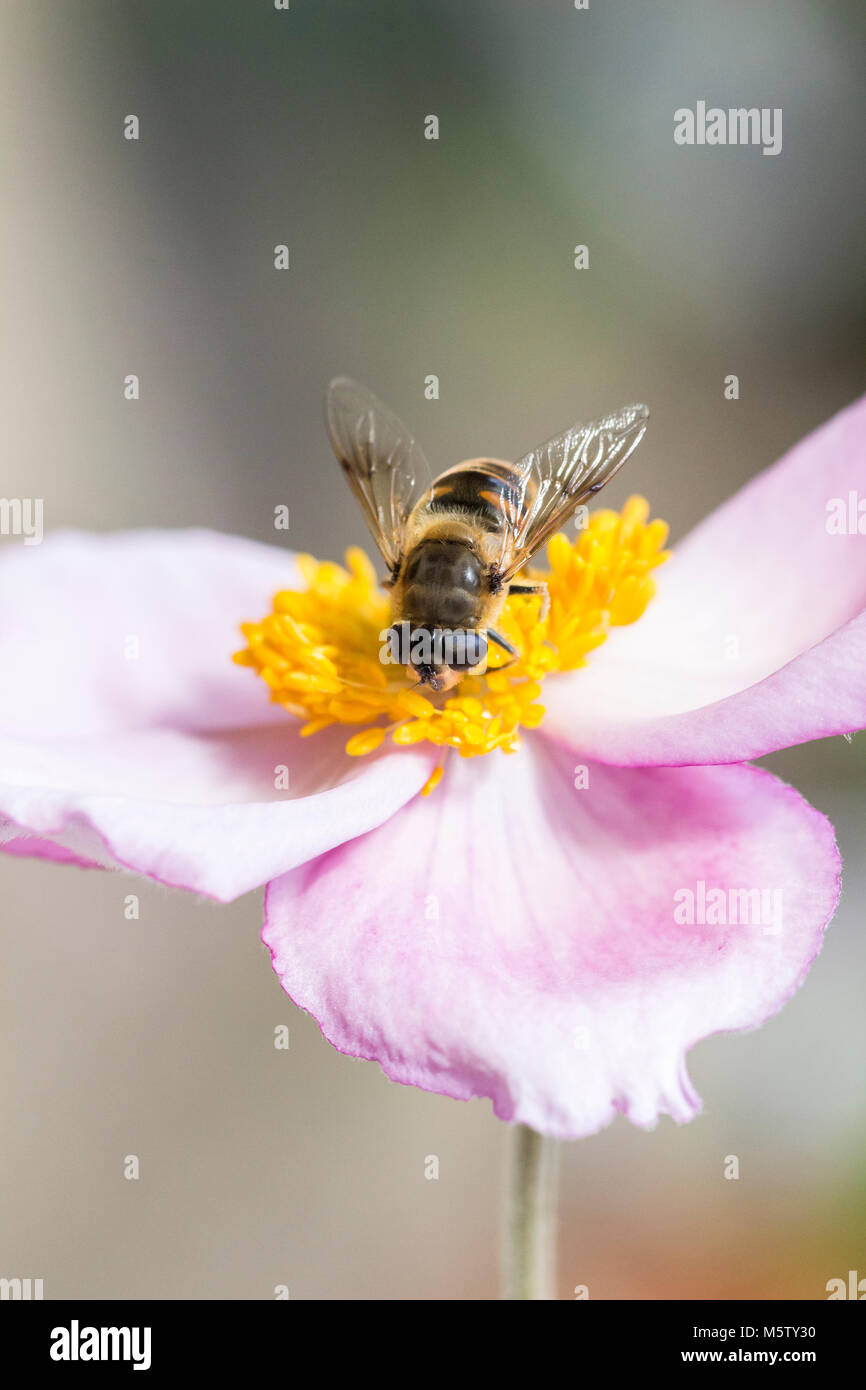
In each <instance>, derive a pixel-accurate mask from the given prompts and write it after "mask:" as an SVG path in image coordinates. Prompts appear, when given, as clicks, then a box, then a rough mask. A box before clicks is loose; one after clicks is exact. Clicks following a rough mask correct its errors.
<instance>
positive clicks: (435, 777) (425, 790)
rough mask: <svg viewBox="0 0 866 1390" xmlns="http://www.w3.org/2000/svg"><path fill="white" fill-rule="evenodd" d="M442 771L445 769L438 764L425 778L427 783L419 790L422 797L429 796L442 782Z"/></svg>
mask: <svg viewBox="0 0 866 1390" xmlns="http://www.w3.org/2000/svg"><path fill="white" fill-rule="evenodd" d="M444 770H445V769H444V768H443V766H442V764H441V763H439V765H438V766H437V767H434V769H433V771H432V772H431V773H430V776H429V777H428V778H427V781H426V782H425V783H424V785H423V787H422V788H421V795H422V796H429V795H430V793H431V792H432V791H435V789H436V788H437V787H438V786H439V783H440V782H441V781H442V773H443V772H444Z"/></svg>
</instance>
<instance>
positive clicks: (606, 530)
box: [234, 497, 669, 791]
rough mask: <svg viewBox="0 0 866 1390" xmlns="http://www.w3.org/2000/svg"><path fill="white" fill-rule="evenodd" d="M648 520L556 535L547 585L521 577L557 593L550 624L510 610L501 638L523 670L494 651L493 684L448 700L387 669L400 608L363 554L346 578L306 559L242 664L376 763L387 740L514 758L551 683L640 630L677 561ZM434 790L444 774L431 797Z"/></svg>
mask: <svg viewBox="0 0 866 1390" xmlns="http://www.w3.org/2000/svg"><path fill="white" fill-rule="evenodd" d="M648 516H649V503H648V502H647V501H646V500H645V499H644V498H643V497H630V498H629V500H628V501H627V502H626V504H625V506H624V507H623V509H622V512H621V513H620V512H615V511H606V510H604V511H597V512H595V513H594V514H593V515H592V516H591V517H590V518H589V520H588V522H587V525H586V527H585V528H584V529H583V530H582V531H580V532H579V533H578V535H577V537H576V538H575V539H574V540H573V541H569V540H568V539H567V538H566V536H564V535H563V534H561V533H560V534H559V535H556V536H554V537H553V539H552V540H551V541H550V543H549V545H548V547H547V558H548V562H549V564H550V573H549V574H543V573H540V572H538V571H536V570H532V571H524V572H523V573H521V575H520V581H521V582H528V581H530V580H538V579H541V580H544V581H545V583H546V584H547V590H548V593H549V596H550V609H549V612H548V613H547V616H546V617H544V618H542V617H541V606H542V600H541V598H540V597H537V596H534V595H533V596H519V595H514V596H513V597H511V598H509V599H508V600H507V602H506V604H505V608H504V609H503V612H502V614H501V615H500V618H499V620H498V622H497V629H498V630H499V631H500V632H501V634H502V635H503V636H504V637H505V638H507V639H508V641H509V642H510V643H511V644H512V646H514V647H515V648H516V649H517V651H518V653H519V656H518V658H517V660H516V661H514V660H512V658H510V657H509V656H508V655H507V654H506V653H505V652H500V651H498V649H496V648H494V647H491V648H490V650H489V653H488V661H487V670H486V673H485V674H484V675H466V676H464V677H463V679H462V680H461V681H460V683H459V685H458V686H457V687H456V688H455V689H454V690H453V691H452V692H451V693H449V694H448V695H447V697H446V695H445V694H444V693H443V694H442V695H440V696H439V697H438V698H437V697H436V696H434V697H433V698H428V696H426V695H422V694H421V693H420V692H419V691H418V690H417V689H414V688H413V687H412V685H411V684H410V681H409V679H408V677H407V676H406V674H405V672H404V671H403V670H402V668H401V667H399V666H394V665H383V663H382V661H381V660H380V650H381V648H382V640H381V638H382V633H383V631H384V630H385V629H387V628H388V627H389V624H390V622H391V608H390V601H389V599H388V597H387V595H386V594H385V593H384V591H383V590H382V589H380V588H379V586H378V584H377V581H376V574H375V571H374V569H373V566H372V565H371V564H370V561H369V560H368V559H367V557H366V555H365V554H364V552H363V551H361V550H359V549H357V548H354V547H353V548H352V549H350V550H349V551H348V552H347V554H346V566H347V568H345V569H344V568H343V567H342V565H336V564H332V563H329V562H325V563H320V562H319V561H317V560H315V559H313V557H312V556H311V555H300V556H298V565H299V567H300V570H301V573H302V575H303V577H304V579H305V581H306V585H307V587H306V588H305V589H297V590H296V589H284V590H282V591H281V592H280V593H278V594H277V595H276V597H275V599H274V607H273V612H272V613H269V614H268V616H267V617H266V618H263V619H262V620H261V622H257V623H243V624H242V625H241V631H242V632H243V635H244V637H245V638H246V641H247V646H246V647H245V648H244V650H243V651H240V652H236V653H235V657H234V659H235V661H237V662H238V663H239V664H240V665H241V666H251V667H252V668H253V669H254V670H255V671H257V672H258V674H259V675H260V676H261V677H262V679H263V680H264V681H265V683H266V684H267V685H268V687H269V688H270V692H271V699H272V700H273V701H274V702H275V703H277V704H280V705H282V706H283V707H284V708H285V709H287V710H288V711H289V712H290V713H291V714H294V715H296V716H297V717H298V718H300V719H303V720H304V721H305V722H304V724H303V726H302V728H301V735H302V736H306V735H309V734H315V733H318V731H319V730H320V729H325V728H327V727H328V726H329V725H331V724H346V725H357V726H359V731H358V732H357V733H355V734H353V735H352V737H351V738H350V739H349V740H348V742H347V744H346V752H347V753H350V754H352V755H353V756H360V755H362V754H364V753H372V752H373V750H374V749H376V748H378V747H379V746H380V745H381V744H382V743H383V742H384V740H385V738H386V737H388V736H389V735H390V737H391V739H392V741H393V742H394V743H396V744H398V745H400V746H402V747H406V746H408V745H409V744H413V743H421V742H423V741H427V742H429V743H433V744H438V745H440V746H442V747H443V748H445V747H451V748H456V749H457V751H458V752H459V753H460V754H461V755H462V756H463V757H467V758H468V757H474V756H476V755H477V754H479V753H491V752H493V750H494V749H496V748H500V749H501V750H502V751H503V752H504V753H514V752H516V750H517V748H518V747H519V746H520V730H521V729H522V728H525V729H534V728H535V727H536V726H537V725H538V724H539V723H540V722H541V719H542V718H543V716H544V706H543V705H542V704H539V702H538V697H539V695H540V694H541V687H542V682H543V680H544V678H545V676H548V675H550V674H551V672H555V671H573V670H575V669H576V668H577V667H579V666H583V665H585V664H586V659H587V655H588V653H589V652H591V651H592V650H593V648H594V647H598V646H600V645H601V643H602V642H604V640H605V638H606V637H607V634H608V630H609V629H610V628H611V627H619V626H622V625H623V624H626V623H633V622H634V621H635V620H636V619H637V618H639V617H640V616H641V614H642V613H643V611H644V609H645V608H646V606H647V604H648V603H649V601H650V599H651V598H652V596H653V593H654V592H655V585H654V582H653V579H652V575H651V571H652V570H653V569H655V567H656V566H657V565H660V564H661V563H662V561H663V560H666V559H667V557H668V554H669V552H668V551H665V550H664V549H663V546H664V543H665V541H666V539H667V533H668V528H667V526H666V525H665V523H664V522H663V521H649V520H648ZM500 667H507V669H504V670H500V669H498V668H500ZM437 771H438V773H439V775H441V768H439V769H437ZM436 781H438V776H436V775H435V774H434V778H432V779H431V784H432V785H431V784H428V787H427V788H425V791H426V790H432V786H435V784H436Z"/></svg>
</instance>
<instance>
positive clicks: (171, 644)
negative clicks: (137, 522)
mask: <svg viewBox="0 0 866 1390" xmlns="http://www.w3.org/2000/svg"><path fill="white" fill-rule="evenodd" d="M296 580H297V573H296V570H295V563H294V557H293V556H292V555H291V553H290V552H288V551H284V550H278V549H277V548H276V547H272V546H266V545H259V544H258V543H257V542H255V541H247V540H242V539H240V538H239V537H236V536H224V535H219V534H218V533H216V532H213V531H133V532H127V533H119V534H115V535H85V534H81V533H77V532H60V533H57V534H55V535H51V536H47V537H46V539H45V541H44V542H43V544H42V545H40V546H33V547H29V546H25V545H7V546H5V547H4V549H3V552H2V558H0V670H2V672H3V681H2V685H0V731H2V732H3V733H4V734H6V735H12V734H22V735H24V736H35V737H37V738H45V737H48V736H51V737H55V736H62V735H69V736H74V737H80V736H82V735H88V734H99V735H103V734H105V733H109V732H113V731H119V730H125V729H135V728H141V727H142V726H144V725H151V726H154V725H159V726H164V727H172V728H182V729H199V730H201V729H230V728H236V727H238V726H240V725H248V724H266V723H268V722H274V723H277V722H280V721H282V720H284V719H285V714H284V713H283V711H281V710H279V709H277V708H276V707H275V706H274V707H271V706H269V703H268V700H267V692H266V690H265V688H264V687H263V685H262V683H261V681H260V680H256V678H255V676H254V675H253V674H252V673H251V672H250V671H249V670H246V669H244V668H242V667H240V666H236V665H234V664H233V663H232V660H231V656H232V652H234V651H237V650H238V648H239V647H242V646H243V638H242V636H241V634H240V631H239V624H240V623H241V622H243V621H245V620H252V619H256V618H259V617H261V616H263V615H264V614H265V613H266V612H268V611H269V609H270V603H271V599H272V597H273V595H274V594H275V593H276V591H277V590H278V589H280V588H288V587H291V585H292V583H294V582H296ZM131 639H135V641H136V642H137V655H136V654H135V652H136V648H135V646H133V645H132V641H131Z"/></svg>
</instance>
